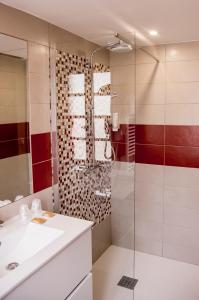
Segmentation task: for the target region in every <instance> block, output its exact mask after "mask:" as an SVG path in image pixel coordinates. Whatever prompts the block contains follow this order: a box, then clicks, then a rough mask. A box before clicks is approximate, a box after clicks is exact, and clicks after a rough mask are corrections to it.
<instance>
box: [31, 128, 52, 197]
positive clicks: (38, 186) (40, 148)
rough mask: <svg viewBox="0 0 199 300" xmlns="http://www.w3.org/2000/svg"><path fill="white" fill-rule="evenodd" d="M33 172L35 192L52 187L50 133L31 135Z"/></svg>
mask: <svg viewBox="0 0 199 300" xmlns="http://www.w3.org/2000/svg"><path fill="white" fill-rule="evenodd" d="M31 149H32V171H33V189H34V192H35V193H36V192H38V191H41V190H43V189H46V188H48V187H50V186H51V185H52V161H51V135H50V132H45V133H39V134H33V135H31Z"/></svg>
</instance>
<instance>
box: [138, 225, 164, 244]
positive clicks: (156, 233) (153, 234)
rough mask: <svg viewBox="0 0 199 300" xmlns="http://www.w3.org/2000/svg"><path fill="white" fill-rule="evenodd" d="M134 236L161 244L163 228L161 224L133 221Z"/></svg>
mask: <svg viewBox="0 0 199 300" xmlns="http://www.w3.org/2000/svg"><path fill="white" fill-rule="evenodd" d="M135 236H136V237H137V238H138V237H139V238H143V239H144V238H145V239H146V240H149V239H151V240H153V241H159V242H162V238H163V226H162V224H161V223H155V222H145V221H138V220H135Z"/></svg>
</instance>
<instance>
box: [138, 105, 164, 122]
mask: <svg viewBox="0 0 199 300" xmlns="http://www.w3.org/2000/svg"><path fill="white" fill-rule="evenodd" d="M164 109H165V106H164V105H161V104H160V105H159V104H155V105H136V124H153V125H161V124H164V118H165V117H164Z"/></svg>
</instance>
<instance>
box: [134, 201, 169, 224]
mask: <svg viewBox="0 0 199 300" xmlns="http://www.w3.org/2000/svg"><path fill="white" fill-rule="evenodd" d="M135 218H136V220H137V221H139V222H142V221H151V222H157V223H161V222H162V218H163V208H162V203H161V202H156V201H150V202H149V201H147V199H146V200H145V199H143V200H142V201H136V199H135Z"/></svg>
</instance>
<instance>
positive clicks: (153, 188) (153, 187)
mask: <svg viewBox="0 0 199 300" xmlns="http://www.w3.org/2000/svg"><path fill="white" fill-rule="evenodd" d="M135 201H137V202H139V201H146V202H148V203H150V202H157V203H162V202H163V185H158V184H154V183H147V182H143V181H141V182H139V181H136V183H135Z"/></svg>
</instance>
